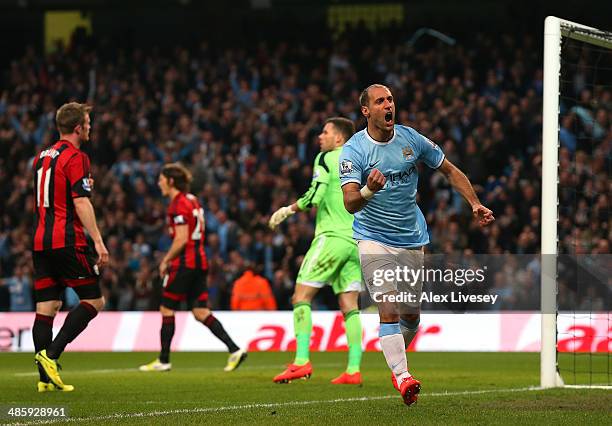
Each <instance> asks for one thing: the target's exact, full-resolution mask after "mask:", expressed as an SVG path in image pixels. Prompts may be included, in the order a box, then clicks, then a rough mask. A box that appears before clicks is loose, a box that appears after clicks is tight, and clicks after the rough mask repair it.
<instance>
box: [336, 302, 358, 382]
mask: <svg viewBox="0 0 612 426" xmlns="http://www.w3.org/2000/svg"><path fill="white" fill-rule="evenodd" d="M358 301H359V292H358V291H348V292H345V293H340V294H339V295H338V304H339V305H340V311H341V312H342V315H343V316H344V328H345V330H346V340H347V344H348V348H349V349H348V365H347V367H346V371H345V372H344V373H342V374H341V375H340V376H338V377H336V378H335V379H333V380H332V383H333V384H336V385H340V384H342V385H360V384H361V382H362V380H361V372H360V364H361V352H362V348H361V335H362V327H361V318H360V317H359V302H358Z"/></svg>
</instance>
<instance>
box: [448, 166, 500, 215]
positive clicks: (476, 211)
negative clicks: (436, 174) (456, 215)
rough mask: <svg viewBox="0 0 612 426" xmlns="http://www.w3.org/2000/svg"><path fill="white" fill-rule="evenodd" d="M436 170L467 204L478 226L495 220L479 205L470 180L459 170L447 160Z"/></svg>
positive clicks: (490, 212) (486, 209)
mask: <svg viewBox="0 0 612 426" xmlns="http://www.w3.org/2000/svg"><path fill="white" fill-rule="evenodd" d="M438 170H440V171H441V172H442V173H443V174H444V175H445V176H446V178H447V179H448V181H449V182H450V184H451V185H452V186H453V188H455V190H457V192H459V194H461V196H462V197H463V198H464V199H465V201H467V202H468V204H469V205H470V207H471V208H472V214H473V215H474V217H475V218H476V219H477V220H478V223H479V225H480V226H487V225H489V224H490V223H492V222H493V221H494V220H495V217H494V216H493V212H492V211H491V210H489V209H488V208H486V207H485V206H483V205H482V204H481V203H480V200H479V199H478V196H477V195H476V192H475V191H474V188H473V187H472V184H471V182H470V180H469V179H468V178H467V176H466V175H465V174H464V173H463V172H462V171H461V170H459V169H458V168H457V167H456V166H455V165H454V164H453V163H451V162H450V161H448V160H447V159H444V161H443V162H442V165H441V166H440V167H439V168H438Z"/></svg>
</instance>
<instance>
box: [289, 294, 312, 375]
mask: <svg viewBox="0 0 612 426" xmlns="http://www.w3.org/2000/svg"><path fill="white" fill-rule="evenodd" d="M293 329H294V330H295V340H296V351H295V361H294V362H293V363H294V364H295V365H304V364H306V363H307V362H308V361H310V334H311V333H312V315H311V310H310V303H308V302H300V303H296V304H295V305H293Z"/></svg>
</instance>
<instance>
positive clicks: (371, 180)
mask: <svg viewBox="0 0 612 426" xmlns="http://www.w3.org/2000/svg"><path fill="white" fill-rule="evenodd" d="M386 181H387V178H385V175H383V174H382V173H381V172H380V170H378V169H372V171H371V172H370V175H369V176H368V181H367V183H366V185H365V186H364V187H363V188H361V191H359V192H360V193H361V196H362V197H363V198H364V199H366V200H369V199H370V198H372V197H373V196H374V194H376V193H377V192H378V191H380V190H381V189H383V187H384V186H385V182H386Z"/></svg>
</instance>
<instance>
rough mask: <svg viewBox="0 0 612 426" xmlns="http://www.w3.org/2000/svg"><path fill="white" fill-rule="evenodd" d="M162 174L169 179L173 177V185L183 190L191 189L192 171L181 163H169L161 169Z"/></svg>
mask: <svg viewBox="0 0 612 426" xmlns="http://www.w3.org/2000/svg"><path fill="white" fill-rule="evenodd" d="M161 174H162V175H164V176H165V177H166V179H168V181H169V180H170V179H172V183H171V185H172V186H174V187H175V188H176V189H178V190H179V191H181V192H187V191H189V186H190V184H191V180H192V177H191V172H190V171H189V170H187V168H186V167H185V166H183V165H182V164H181V163H168V164H166V165H165V166H164V167H163V168H162V171H161Z"/></svg>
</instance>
